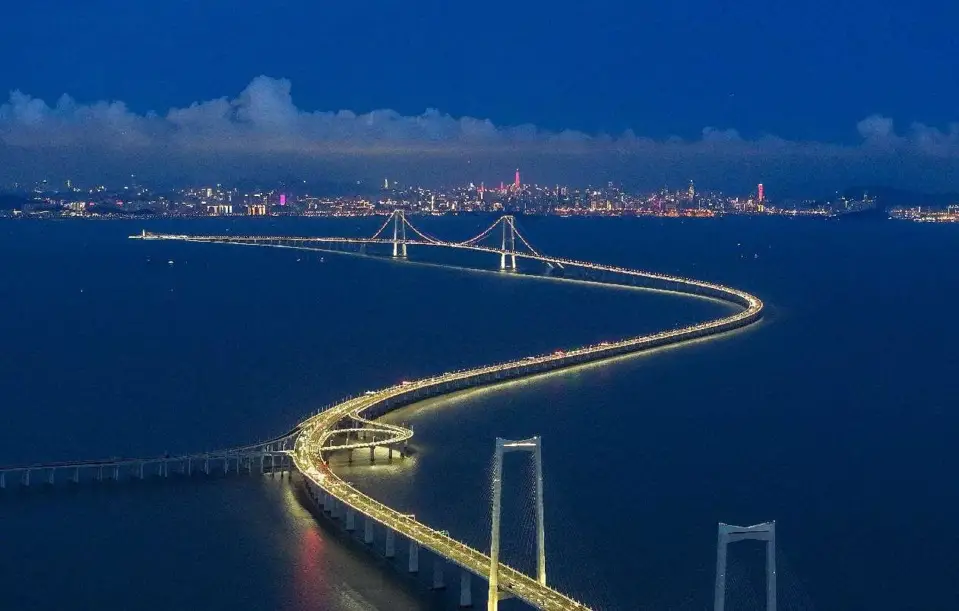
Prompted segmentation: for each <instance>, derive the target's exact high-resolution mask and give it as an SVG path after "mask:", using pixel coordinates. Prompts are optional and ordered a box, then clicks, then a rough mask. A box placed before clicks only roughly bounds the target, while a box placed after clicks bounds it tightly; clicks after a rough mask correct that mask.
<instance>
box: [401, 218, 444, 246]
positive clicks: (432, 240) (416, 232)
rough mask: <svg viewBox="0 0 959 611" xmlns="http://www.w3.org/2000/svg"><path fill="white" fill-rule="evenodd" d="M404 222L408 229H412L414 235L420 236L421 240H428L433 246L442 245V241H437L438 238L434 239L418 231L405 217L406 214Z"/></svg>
mask: <svg viewBox="0 0 959 611" xmlns="http://www.w3.org/2000/svg"><path fill="white" fill-rule="evenodd" d="M403 221H404V222H405V223H406V226H407V227H409V228H410V229H412V230H413V233H415V234H416V235H418V236H420V237H421V238H423V239H424V240H426V241H427V242H430V243H432V244H441V243H442V242H441V241H440V240H437V239H436V238H434V237H432V236H430V235H427V234H425V233H423V232H422V231H420V230H419V229H417V228H416V227H414V226H413V223H411V222H410V221H409V220H408V219H407V218H406V215H405V214H404V215H403Z"/></svg>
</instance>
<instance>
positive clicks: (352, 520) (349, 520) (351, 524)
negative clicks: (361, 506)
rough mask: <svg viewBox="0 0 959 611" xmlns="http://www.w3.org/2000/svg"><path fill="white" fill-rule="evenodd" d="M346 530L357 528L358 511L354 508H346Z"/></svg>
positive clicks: (350, 530)
mask: <svg viewBox="0 0 959 611" xmlns="http://www.w3.org/2000/svg"><path fill="white" fill-rule="evenodd" d="M346 530H348V531H349V532H353V531H354V530H356V512H355V511H354V510H353V509H347V510H346Z"/></svg>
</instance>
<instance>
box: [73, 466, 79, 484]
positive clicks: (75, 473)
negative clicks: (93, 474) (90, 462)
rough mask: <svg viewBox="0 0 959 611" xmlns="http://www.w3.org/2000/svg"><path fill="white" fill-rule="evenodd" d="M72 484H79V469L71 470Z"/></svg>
mask: <svg viewBox="0 0 959 611" xmlns="http://www.w3.org/2000/svg"><path fill="white" fill-rule="evenodd" d="M73 483H74V484H79V483H80V467H74V468H73Z"/></svg>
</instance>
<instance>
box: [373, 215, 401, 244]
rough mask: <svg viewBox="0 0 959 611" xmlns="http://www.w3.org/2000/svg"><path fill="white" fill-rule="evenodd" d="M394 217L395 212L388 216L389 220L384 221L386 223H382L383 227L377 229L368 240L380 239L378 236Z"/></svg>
mask: <svg viewBox="0 0 959 611" xmlns="http://www.w3.org/2000/svg"><path fill="white" fill-rule="evenodd" d="M394 216H396V212H393V213H392V214H390V216H389V218H387V219H386V222H385V223H383V226H382V227H380V228H379V229H377V230H376V233H374V234H373V237H371V238H370V239H371V240H375V239H376V238H378V237H380V234H381V233H383V230H384V229H386V228H387V227H389V225H390V223H391V222H393V217H394Z"/></svg>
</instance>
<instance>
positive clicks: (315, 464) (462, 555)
mask: <svg viewBox="0 0 959 611" xmlns="http://www.w3.org/2000/svg"><path fill="white" fill-rule="evenodd" d="M397 215H399V218H396V217H397ZM504 218H508V217H504ZM391 219H395V222H396V225H397V227H399V224H400V223H405V224H406V226H409V227H410V228H411V229H413V230H414V232H415V233H417V235H418V236H419V238H420V239H416V240H407V239H406V238H405V233H404V232H400V231H399V230H398V229H395V230H394V239H393V240H389V239H384V238H380V237H379V234H381V233H382V232H383V230H384V228H385V227H386V226H387V225H388V224H389V222H390V221H389V220H388V221H387V223H386V224H384V226H383V227H382V228H381V229H380V231H378V232H377V234H376V235H374V237H373V238H367V239H362V238H324V237H319V238H317V237H302V238H301V237H286V236H190V235H163V234H148V233H146V232H144V233H143V234H142V235H140V236H131V237H133V238H140V239H148V240H180V241H190V242H208V243H227V244H238V245H256V246H273V247H281V248H294V249H304V250H324V251H325V250H329V249H331V248H334V247H339V246H341V245H353V246H362V245H366V244H387V245H392V246H393V249H394V250H393V252H394V254H396V253H398V252H402V253H403V255H405V253H406V247H407V246H430V247H446V248H456V249H467V250H472V251H479V252H485V253H491V254H496V255H500V257H501V267H504V268H505V267H506V265H507V264H506V261H507V257H509V258H512V260H513V262H514V263H513V269H515V258H516V257H519V258H521V259H526V260H533V261H539V262H542V263H544V264H546V265H547V266H548V267H549V268H550V269H551V270H554V269H555V270H562V273H563V275H564V276H567V277H569V276H575V275H576V274H577V272H578V273H579V274H580V275H581V276H582V277H585V278H588V279H589V280H590V281H592V282H602V283H606V284H613V285H626V286H640V287H646V288H654V289H660V290H668V291H673V292H678V293H685V294H690V295H699V296H706V297H710V298H714V299H718V300H722V301H725V302H728V303H731V304H734V305H736V306H738V307H740V308H742V309H741V310H740V311H738V312H736V313H734V314H731V315H729V316H724V317H722V318H718V319H715V320H711V321H707V322H704V323H699V324H695V325H690V326H686V327H682V328H678V329H673V330H669V331H662V332H659V333H653V334H650V335H644V336H639V337H632V338H628V339H624V340H620V341H616V342H603V343H601V344H597V345H592V346H586V347H582V348H576V349H573V350H568V351H557V352H555V353H552V354H545V355H536V356H528V357H525V358H521V359H517V360H512V361H509V362H505V363H499V364H495V365H488V366H484V367H477V368H474V369H468V370H464V371H456V372H451V373H445V374H442V375H438V376H433V377H430V378H425V379H421V380H417V381H414V382H404V383H402V384H400V385H397V386H392V387H389V388H384V389H381V390H378V391H372V392H368V393H366V394H365V395H362V396H359V397H356V398H351V399H348V400H346V401H343V402H341V403H339V404H336V405H334V406H332V407H330V408H328V409H326V410H325V411H323V412H321V413H319V414H317V415H315V416H313V417H311V418H309V419H307V420H306V421H304V422H303V423H301V425H300V434H299V435H298V436H297V438H296V444H295V448H294V450H293V460H294V462H295V465H296V467H297V469H298V470H299V471H300V472H302V473H303V474H304V475H305V476H306V477H307V478H308V479H309V480H310V482H312V485H313V486H315V487H317V488H319V489H320V490H322V491H323V492H324V493H326V494H327V495H330V496H331V497H332V498H335V499H336V500H337V501H339V502H341V503H343V504H344V505H345V506H347V507H349V508H351V509H352V510H353V511H356V512H358V513H360V514H362V515H364V516H365V517H366V519H368V520H373V521H375V522H377V523H379V524H382V525H383V526H385V527H386V528H388V529H391V530H393V531H395V532H398V533H401V534H402V535H404V536H405V537H407V538H409V539H410V540H411V541H414V542H416V543H417V544H418V545H420V546H422V547H425V548H427V549H429V550H431V551H433V552H434V553H436V554H438V555H440V556H442V557H444V558H446V559H448V560H449V561H450V562H452V563H455V564H457V565H459V566H461V567H463V568H464V569H466V570H468V571H470V572H472V573H474V574H476V575H479V576H480V577H482V578H484V579H487V580H488V579H489V574H490V562H491V561H490V557H489V556H488V555H486V554H485V553H483V552H481V551H479V550H476V549H474V548H471V547H469V546H468V545H466V544H464V543H462V542H460V541H457V540H456V539H453V538H452V537H450V536H449V535H448V534H446V533H445V532H440V531H437V530H435V529H433V528H431V527H430V526H428V525H426V524H424V523H422V522H419V521H417V520H416V519H415V518H413V517H412V516H408V515H405V514H402V513H400V512H398V511H396V510H394V509H391V508H390V507H388V506H386V505H384V504H383V503H380V502H379V501H377V500H375V499H373V498H372V497H370V496H368V495H365V494H363V493H362V492H360V491H359V490H357V489H356V488H354V487H352V486H351V485H349V484H348V483H347V482H345V481H343V480H342V479H340V478H339V477H338V476H337V475H336V474H335V473H334V472H333V471H332V470H331V469H330V468H329V466H328V464H327V462H326V454H327V453H329V452H330V451H332V450H335V449H344V448H353V447H368V446H370V445H375V444H376V443H387V442H396V441H402V440H404V439H406V438H408V437H409V436H411V435H412V432H411V431H407V430H405V429H402V428H401V427H395V426H393V425H380V426H381V429H380V430H381V431H383V430H384V428H382V427H389V428H391V429H394V430H392V431H391V432H392V435H393V436H392V438H391V439H389V440H388V441H382V440H380V441H374V442H363V441H357V442H356V443H346V444H344V443H339V444H337V443H336V441H335V437H336V436H337V435H339V434H340V433H342V431H343V423H344V422H353V423H356V422H360V423H363V422H368V421H370V420H374V419H376V418H378V417H379V416H382V415H383V414H385V413H387V412H389V411H391V410H393V409H395V408H397V407H400V406H402V405H407V404H410V403H413V402H415V401H419V400H421V399H425V398H429V397H435V396H439V395H443V394H447V393H451V392H454V391H457V390H461V389H465V388H470V387H476V386H482V385H486V384H492V383H496V382H499V381H503V380H509V379H514V378H520V377H524V376H529V375H534V374H537V373H543V372H547V371H552V370H556V369H562V368H564V367H570V366H574V365H578V364H582V363H588V362H591V361H598V360H602V359H607V358H611V357H615V356H620V355H624V354H629V353H634V352H640V351H644V350H649V349H652V348H656V347H660V346H666V345H672V344H678V343H681V342H686V341H690V340H693V339H698V338H703V337H708V336H711V335H716V334H719V333H723V332H725V331H730V330H733V329H737V328H741V327H745V326H747V325H750V324H752V323H753V322H756V321H757V320H759V319H760V317H761V316H762V310H763V303H762V301H761V300H759V299H758V298H757V297H755V296H753V295H750V294H749V293H746V292H744V291H740V290H738V289H734V288H730V287H726V286H722V285H719V284H715V283H710V282H704V281H700V280H693V279H690V278H682V277H678V276H670V275H666V274H657V273H652V272H645V271H640V270H632V269H627V268H623V267H617V266H609V265H601V264H596V263H590V262H586V261H576V260H572V259H565V258H560V257H548V256H543V255H541V254H539V253H538V252H536V251H535V250H533V249H532V247H529V251H530V252H521V251H518V250H516V249H515V247H514V246H513V244H512V243H511V244H510V246H509V247H507V243H508V242H507V239H506V237H505V236H506V231H507V229H506V228H504V238H503V242H502V246H501V247H500V248H495V247H489V246H483V245H481V244H479V243H478V241H479V239H481V238H483V237H484V236H487V235H489V234H490V233H491V231H492V227H491V228H490V229H487V230H486V231H485V232H484V233H483V234H480V236H478V237H477V238H474V239H473V240H467V241H466V242H458V243H454V242H443V241H440V240H436V239H434V238H431V237H429V236H426V235H425V234H423V233H421V232H419V231H418V230H416V229H415V228H413V226H412V225H409V223H408V221H406V219H405V217H403V215H402V214H400V213H394V215H393V216H392V217H391ZM502 220H503V219H500V221H497V223H494V225H493V227H496V225H497V224H499V223H500V222H501V221H502ZM508 225H509V230H510V231H512V232H514V233H515V236H517V237H519V238H520V240H521V241H522V242H523V243H524V244H526V245H527V246H529V245H528V243H527V242H526V241H525V239H523V238H522V236H519V233H518V232H516V230H515V227H514V226H513V225H512V219H511V218H510V220H509V223H508ZM404 231H405V230H404ZM334 252H335V250H334ZM499 584H500V587H501V589H502V590H504V591H505V593H507V594H511V595H514V596H516V597H518V598H520V599H522V600H524V601H525V602H527V603H529V604H530V605H532V606H534V607H536V608H538V609H549V610H554V609H555V610H559V609H587V607H586V606H585V605H584V604H582V603H580V602H578V601H575V600H573V599H571V598H569V597H567V596H565V595H564V594H562V593H560V592H558V591H557V590H555V589H553V588H550V587H548V586H547V585H545V584H544V583H540V582H539V581H537V580H536V579H534V578H533V577H530V576H528V575H525V574H523V573H521V572H519V571H517V570H515V569H513V568H511V567H509V566H507V565H504V564H500V568H499Z"/></svg>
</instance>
